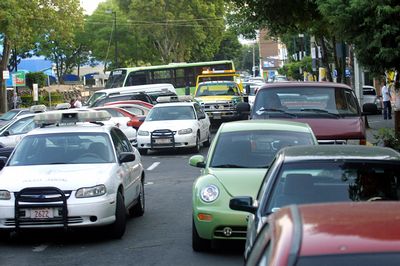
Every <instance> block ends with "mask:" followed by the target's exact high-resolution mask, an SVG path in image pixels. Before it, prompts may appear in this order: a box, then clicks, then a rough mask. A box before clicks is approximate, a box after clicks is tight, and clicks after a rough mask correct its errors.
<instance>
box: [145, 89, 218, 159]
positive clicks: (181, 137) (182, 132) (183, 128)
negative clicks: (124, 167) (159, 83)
mask: <svg viewBox="0 0 400 266" xmlns="http://www.w3.org/2000/svg"><path fill="white" fill-rule="evenodd" d="M157 102H158V104H156V105H155V106H154V107H153V108H152V109H151V110H150V112H149V114H148V115H147V116H146V119H145V120H144V122H143V124H142V125H141V126H140V127H139V130H138V133H137V148H138V149H139V151H140V152H141V153H142V154H146V153H147V151H148V150H157V149H171V148H192V149H193V150H194V151H195V152H199V150H200V145H201V144H202V143H203V145H204V146H209V145H210V139H211V133H210V119H209V118H208V115H207V114H206V113H205V112H204V110H203V109H202V108H201V107H200V105H199V104H198V103H197V102H193V101H192V100H191V97H188V96H171V97H168V96H166V97H159V98H157Z"/></svg>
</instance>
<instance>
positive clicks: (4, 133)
mask: <svg viewBox="0 0 400 266" xmlns="http://www.w3.org/2000/svg"><path fill="white" fill-rule="evenodd" d="M10 135H11V134H10V131H8V130H6V131H4V132H3V136H5V137H7V136H10Z"/></svg>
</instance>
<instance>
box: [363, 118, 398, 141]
mask: <svg viewBox="0 0 400 266" xmlns="http://www.w3.org/2000/svg"><path fill="white" fill-rule="evenodd" d="M368 123H369V128H367V142H368V143H371V144H372V143H375V142H376V139H375V137H374V135H375V134H376V133H377V132H378V130H379V129H380V128H394V116H393V119H390V120H384V119H383V117H382V115H373V116H368Z"/></svg>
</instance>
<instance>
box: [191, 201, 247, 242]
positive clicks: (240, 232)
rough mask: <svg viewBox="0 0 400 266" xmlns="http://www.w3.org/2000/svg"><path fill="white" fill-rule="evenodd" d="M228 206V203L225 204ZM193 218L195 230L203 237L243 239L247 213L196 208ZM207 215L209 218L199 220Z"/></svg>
mask: <svg viewBox="0 0 400 266" xmlns="http://www.w3.org/2000/svg"><path fill="white" fill-rule="evenodd" d="M227 206H228V205H227ZM193 215H194V217H193V219H194V223H195V226H196V229H197V232H198V234H199V236H200V237H201V238H204V239H209V240H212V239H232V240H245V239H246V232H247V217H248V213H245V212H239V211H232V210H216V209H215V208H214V209H212V208H197V209H194V210H193ZM204 215H208V217H211V220H209V221H206V220H201V218H200V217H201V216H204Z"/></svg>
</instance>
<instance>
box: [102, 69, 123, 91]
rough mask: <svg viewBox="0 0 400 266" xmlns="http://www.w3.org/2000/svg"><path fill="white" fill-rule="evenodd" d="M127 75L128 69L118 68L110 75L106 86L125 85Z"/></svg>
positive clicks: (117, 86)
mask: <svg viewBox="0 0 400 266" xmlns="http://www.w3.org/2000/svg"><path fill="white" fill-rule="evenodd" d="M125 77H126V70H123V69H116V70H113V71H111V73H110V76H109V77H108V80H107V83H106V86H105V88H106V89H109V88H119V87H123V86H124V81H125Z"/></svg>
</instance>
